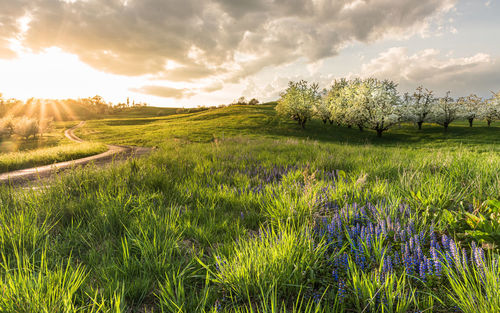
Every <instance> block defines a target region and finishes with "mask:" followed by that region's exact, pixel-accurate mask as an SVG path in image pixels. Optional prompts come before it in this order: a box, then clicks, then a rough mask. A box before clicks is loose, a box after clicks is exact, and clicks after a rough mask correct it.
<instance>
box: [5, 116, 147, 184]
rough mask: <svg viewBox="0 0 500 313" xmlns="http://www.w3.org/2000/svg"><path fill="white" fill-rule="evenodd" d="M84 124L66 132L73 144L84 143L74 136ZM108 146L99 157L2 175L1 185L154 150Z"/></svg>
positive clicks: (36, 178) (32, 179) (20, 182)
mask: <svg viewBox="0 0 500 313" xmlns="http://www.w3.org/2000/svg"><path fill="white" fill-rule="evenodd" d="M84 124H85V122H84V121H82V122H80V123H79V124H78V125H76V126H73V127H71V128H68V129H66V130H65V131H64V136H66V138H68V139H69V140H71V141H73V142H84V140H83V139H81V138H79V137H78V136H76V135H75V134H74V130H75V129H77V128H79V127H82V126H83V125H84ZM107 146H108V151H106V152H103V153H100V154H97V155H92V156H89V157H86V158H81V159H77V160H71V161H66V162H60V163H54V164H50V165H44V166H38V167H33V168H26V169H22V170H17V171H12V172H7V173H3V174H0V185H3V184H10V185H19V184H24V183H27V182H30V181H35V180H38V179H41V178H46V177H49V176H51V175H53V174H56V173H58V172H60V171H63V170H67V169H71V168H74V167H76V166H84V165H86V164H89V163H93V164H95V165H105V164H108V163H111V162H112V161H113V160H115V159H127V158H129V157H139V156H142V155H145V154H148V153H149V152H151V150H152V149H151V148H145V147H134V146H117V145H107Z"/></svg>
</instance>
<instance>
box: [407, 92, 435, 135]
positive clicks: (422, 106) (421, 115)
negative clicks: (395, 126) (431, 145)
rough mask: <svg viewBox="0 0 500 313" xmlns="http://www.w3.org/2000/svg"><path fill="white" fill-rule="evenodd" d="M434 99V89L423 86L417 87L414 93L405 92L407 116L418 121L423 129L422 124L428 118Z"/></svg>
mask: <svg viewBox="0 0 500 313" xmlns="http://www.w3.org/2000/svg"><path fill="white" fill-rule="evenodd" d="M434 100H435V99H434V95H433V94H432V90H429V89H425V90H424V87H423V86H419V87H417V89H416V90H415V92H414V93H413V94H412V95H409V94H405V99H404V102H405V112H404V113H405V117H406V118H407V119H408V120H409V121H413V122H415V123H417V125H418V129H419V130H421V129H422V124H423V123H424V122H426V121H427V120H428V116H429V113H430V112H431V108H432V105H433V102H434Z"/></svg>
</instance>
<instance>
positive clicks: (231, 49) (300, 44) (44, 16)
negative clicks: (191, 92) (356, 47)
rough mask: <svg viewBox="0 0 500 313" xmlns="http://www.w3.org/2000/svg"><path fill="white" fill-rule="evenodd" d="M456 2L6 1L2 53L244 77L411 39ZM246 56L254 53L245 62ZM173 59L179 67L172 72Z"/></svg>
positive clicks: (168, 73) (159, 72)
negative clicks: (53, 51) (19, 50)
mask: <svg viewBox="0 0 500 313" xmlns="http://www.w3.org/2000/svg"><path fill="white" fill-rule="evenodd" d="M455 3H456V0H400V1H390V0H370V1H367V0H342V1H329V0H287V1H285V0H252V1H234V0H206V1H199V0H169V1H164V0H128V1H123V0H85V1H83V0H76V1H62V0H30V1H28V0H9V1H2V2H1V3H0V24H1V25H2V27H1V28H0V53H2V54H1V55H0V57H5V56H8V55H9V53H7V52H6V51H10V50H9V48H8V47H7V44H6V43H7V42H8V41H9V40H11V39H12V38H17V40H19V41H20V43H21V44H22V46H23V47H24V48H28V49H31V50H33V51H40V50H43V49H46V48H48V47H59V48H61V49H62V50H64V51H66V52H70V53H73V54H76V55H77V56H78V57H79V58H80V60H81V61H83V62H85V63H87V64H89V65H91V66H92V67H94V68H96V69H99V70H101V71H105V72H108V73H114V74H120V75H128V76H140V75H151V76H152V77H161V79H168V80H172V81H193V80H203V79H213V78H218V79H223V80H224V81H226V82H239V81H240V80H241V79H244V78H246V77H248V76H251V75H253V74H255V73H257V72H259V71H260V70H261V69H262V68H265V67H269V66H278V65H282V64H289V63H292V62H294V61H296V60H298V59H299V58H302V57H305V58H307V60H308V61H309V62H310V63H314V62H318V61H320V60H321V59H324V58H327V57H331V56H335V55H336V54H337V53H338V52H339V51H340V50H341V49H342V48H343V47H345V46H346V45H348V44H350V43H352V42H356V41H360V42H373V41H376V40H379V39H382V38H385V37H387V36H391V37H401V36H402V37H407V36H411V35H413V34H416V33H419V32H420V31H421V29H423V28H424V29H425V28H426V27H428V25H429V24H430V23H431V21H432V20H433V19H434V18H436V16H439V15H440V14H442V13H443V12H446V11H448V10H450V9H451V8H452V7H453V6H454V5H455ZM23 16H29V17H30V22H29V24H28V26H29V29H28V30H27V31H26V32H25V33H23V36H22V37H19V34H21V32H22V30H21V29H20V27H19V25H18V19H20V18H22V17H23ZM2 51H3V52H2ZM11 53H12V51H11ZM11 53H10V54H11ZM242 54H245V55H249V56H251V58H250V59H248V60H239V59H238V55H242ZM169 62H175V63H176V64H178V65H179V68H174V69H168V67H167V64H168V63H169Z"/></svg>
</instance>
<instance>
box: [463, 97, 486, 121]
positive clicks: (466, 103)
mask: <svg viewBox="0 0 500 313" xmlns="http://www.w3.org/2000/svg"><path fill="white" fill-rule="evenodd" d="M458 103H459V105H460V107H461V110H462V112H461V115H462V116H463V117H464V118H465V119H467V120H468V121H469V127H472V122H473V121H474V119H475V118H477V117H478V116H479V113H480V109H481V106H482V105H483V99H482V98H480V97H478V96H476V95H475V94H471V95H470V96H468V97H466V98H460V99H459V100H458Z"/></svg>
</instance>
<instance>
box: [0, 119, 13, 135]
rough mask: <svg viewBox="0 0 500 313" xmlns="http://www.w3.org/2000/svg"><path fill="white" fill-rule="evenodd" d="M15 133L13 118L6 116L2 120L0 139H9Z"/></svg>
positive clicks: (0, 123)
mask: <svg viewBox="0 0 500 313" xmlns="http://www.w3.org/2000/svg"><path fill="white" fill-rule="evenodd" d="M13 131H14V123H13V121H12V116H6V117H4V118H2V119H0V137H9V136H10V135H12V132H13Z"/></svg>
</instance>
